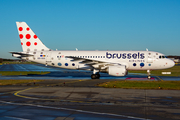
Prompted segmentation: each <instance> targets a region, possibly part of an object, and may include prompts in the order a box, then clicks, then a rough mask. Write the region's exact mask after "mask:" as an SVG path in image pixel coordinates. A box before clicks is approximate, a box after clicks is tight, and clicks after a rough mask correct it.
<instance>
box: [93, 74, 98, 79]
mask: <svg viewBox="0 0 180 120" xmlns="http://www.w3.org/2000/svg"><path fill="white" fill-rule="evenodd" d="M99 78H100V75H99V74H92V75H91V79H99Z"/></svg>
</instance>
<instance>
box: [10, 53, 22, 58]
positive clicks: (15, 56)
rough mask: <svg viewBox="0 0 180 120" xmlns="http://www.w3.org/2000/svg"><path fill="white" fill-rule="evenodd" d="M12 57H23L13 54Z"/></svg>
mask: <svg viewBox="0 0 180 120" xmlns="http://www.w3.org/2000/svg"><path fill="white" fill-rule="evenodd" d="M12 56H13V57H17V58H19V57H21V55H18V54H12Z"/></svg>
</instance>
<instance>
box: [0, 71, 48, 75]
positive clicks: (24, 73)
mask: <svg viewBox="0 0 180 120" xmlns="http://www.w3.org/2000/svg"><path fill="white" fill-rule="evenodd" d="M48 73H50V72H39V71H0V75H2V76H7V75H28V74H38V75H39V74H40V75H43V74H48Z"/></svg>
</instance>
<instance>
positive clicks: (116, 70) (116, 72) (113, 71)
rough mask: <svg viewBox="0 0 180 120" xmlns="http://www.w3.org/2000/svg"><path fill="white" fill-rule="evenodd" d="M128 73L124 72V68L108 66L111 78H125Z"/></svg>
mask: <svg viewBox="0 0 180 120" xmlns="http://www.w3.org/2000/svg"><path fill="white" fill-rule="evenodd" d="M127 73H128V71H127V70H126V66H123V65H122V66H121V65H118V66H109V68H108V74H109V75H112V76H125V75H127Z"/></svg>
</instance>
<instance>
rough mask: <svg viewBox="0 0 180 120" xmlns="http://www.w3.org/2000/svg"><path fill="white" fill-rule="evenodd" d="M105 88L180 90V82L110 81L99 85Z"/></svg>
mask: <svg viewBox="0 0 180 120" xmlns="http://www.w3.org/2000/svg"><path fill="white" fill-rule="evenodd" d="M98 86H100V87H106V88H126V89H163V90H180V81H111V82H106V83H102V84H99V85H98Z"/></svg>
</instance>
